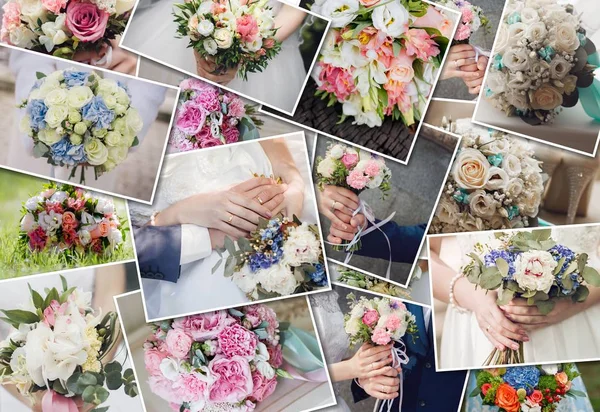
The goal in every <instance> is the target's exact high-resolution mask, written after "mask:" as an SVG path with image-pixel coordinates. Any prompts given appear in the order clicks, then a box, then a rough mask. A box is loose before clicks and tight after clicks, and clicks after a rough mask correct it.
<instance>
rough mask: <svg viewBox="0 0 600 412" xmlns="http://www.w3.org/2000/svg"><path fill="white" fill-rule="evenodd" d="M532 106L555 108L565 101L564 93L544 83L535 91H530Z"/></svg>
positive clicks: (541, 108)
mask: <svg viewBox="0 0 600 412" xmlns="http://www.w3.org/2000/svg"><path fill="white" fill-rule="evenodd" d="M529 99H530V100H531V107H532V108H533V109H539V110H553V109H556V108H557V107H558V106H560V105H561V104H562V103H563V97H562V93H560V92H559V91H558V90H557V89H556V88H555V87H553V86H550V85H548V84H544V85H543V86H541V87H540V88H539V89H537V90H536V91H534V92H529Z"/></svg>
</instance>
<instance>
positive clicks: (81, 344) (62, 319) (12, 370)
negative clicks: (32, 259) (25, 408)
mask: <svg viewBox="0 0 600 412" xmlns="http://www.w3.org/2000/svg"><path fill="white" fill-rule="evenodd" d="M61 280H62V290H61V291H59V290H58V289H56V288H52V289H49V290H47V291H46V296H42V295H41V294H40V293H38V292H37V291H35V290H33V289H31V287H30V288H29V289H30V291H31V300H30V301H29V302H27V306H26V309H25V310H21V309H11V310H8V309H6V310H2V313H3V314H4V317H3V318H2V320H3V321H5V322H7V323H9V324H10V325H12V326H13V327H14V328H15V329H16V330H15V331H14V332H13V333H12V334H11V335H10V336H9V337H8V338H7V339H6V340H4V341H2V342H0V384H2V385H14V386H16V388H17V389H18V390H19V392H20V393H21V395H23V396H25V397H27V398H29V399H31V400H33V399H35V394H36V392H38V391H44V392H45V393H44V395H43V397H42V411H43V412H55V411H57V410H69V411H73V410H75V411H76V410H78V409H77V403H76V401H77V402H81V401H83V402H85V403H87V404H91V405H93V406H94V407H98V406H99V405H101V404H102V403H104V402H106V400H107V399H108V397H109V390H117V389H119V388H121V387H122V386H123V388H124V390H125V392H126V393H127V394H128V395H129V396H131V397H134V396H136V395H137V385H136V382H135V377H134V375H133V371H132V370H131V369H127V370H125V371H122V369H123V367H122V366H121V364H120V363H119V362H117V361H113V362H111V363H106V361H107V360H108V359H107V357H108V355H109V353H110V352H111V350H112V349H113V347H114V346H115V344H116V343H117V342H118V339H119V328H118V323H117V322H118V320H117V314H116V313H115V312H108V313H107V314H106V315H104V316H103V317H101V314H100V312H99V311H95V310H94V309H93V308H92V307H91V298H92V296H91V293H89V292H84V291H82V290H81V289H78V288H75V287H71V288H69V287H68V285H67V281H66V280H65V278H64V277H62V276H61ZM60 408H63V409H60ZM100 409H101V408H100Z"/></svg>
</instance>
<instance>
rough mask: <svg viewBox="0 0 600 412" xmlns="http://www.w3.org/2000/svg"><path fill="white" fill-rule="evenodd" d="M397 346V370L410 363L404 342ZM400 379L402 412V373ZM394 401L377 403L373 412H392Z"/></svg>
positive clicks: (394, 358) (394, 352) (394, 364)
mask: <svg viewBox="0 0 600 412" xmlns="http://www.w3.org/2000/svg"><path fill="white" fill-rule="evenodd" d="M395 342H396V344H397V346H396V345H394V346H392V367H394V368H397V367H399V366H400V365H406V364H407V363H408V361H409V358H408V355H407V354H406V345H405V344H404V342H402V340H397V341H395ZM398 376H399V378H400V385H399V387H398V412H400V411H402V395H403V392H404V391H403V390H402V381H403V379H402V372H400V373H399V374H398ZM393 404H394V399H384V400H382V401H381V402H379V401H378V402H376V403H375V407H374V408H373V412H391V411H392V406H393Z"/></svg>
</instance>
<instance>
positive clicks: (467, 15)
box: [460, 7, 474, 24]
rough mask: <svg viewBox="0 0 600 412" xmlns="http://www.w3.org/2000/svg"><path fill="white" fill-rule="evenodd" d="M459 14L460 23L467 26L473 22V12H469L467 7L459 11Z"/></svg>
mask: <svg viewBox="0 0 600 412" xmlns="http://www.w3.org/2000/svg"><path fill="white" fill-rule="evenodd" d="M460 11H461V13H462V22H463V23H465V24H467V23H470V22H472V21H473V17H474V15H473V10H471V9H470V8H468V7H463V8H462V9H460Z"/></svg>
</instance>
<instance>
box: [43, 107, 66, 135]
mask: <svg viewBox="0 0 600 412" xmlns="http://www.w3.org/2000/svg"><path fill="white" fill-rule="evenodd" d="M68 115H69V108H68V107H67V106H66V105H60V106H59V105H55V106H51V107H49V108H48V111H47V112H46V116H45V117H44V120H46V123H47V124H48V126H49V127H50V128H52V129H56V128H58V127H60V124H61V123H62V121H63V120H65V119H66V118H67V116H68Z"/></svg>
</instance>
